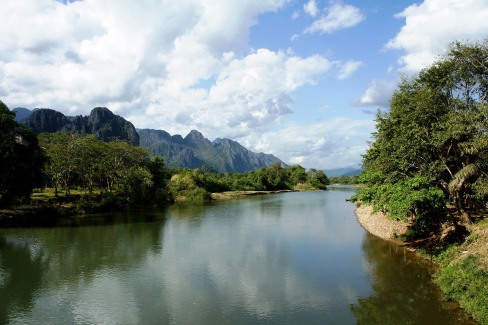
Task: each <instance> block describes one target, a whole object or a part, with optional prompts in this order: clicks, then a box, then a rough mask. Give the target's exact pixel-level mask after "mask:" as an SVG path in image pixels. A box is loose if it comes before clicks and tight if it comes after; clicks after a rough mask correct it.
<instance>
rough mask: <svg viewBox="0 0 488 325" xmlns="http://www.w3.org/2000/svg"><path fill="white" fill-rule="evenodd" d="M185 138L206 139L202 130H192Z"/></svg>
mask: <svg viewBox="0 0 488 325" xmlns="http://www.w3.org/2000/svg"><path fill="white" fill-rule="evenodd" d="M185 139H199V140H201V139H205V137H204V136H203V134H201V133H200V132H198V131H197V130H191V131H190V133H188V135H187V136H186V137H185Z"/></svg>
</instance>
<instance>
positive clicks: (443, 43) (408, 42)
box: [386, 0, 488, 72]
mask: <svg viewBox="0 0 488 325" xmlns="http://www.w3.org/2000/svg"><path fill="white" fill-rule="evenodd" d="M396 16H397V17H398V18H404V19H405V25H404V26H403V28H402V29H401V31H400V32H399V33H398V34H397V35H396V36H395V37H394V38H393V39H391V40H390V41H389V42H388V43H387V44H386V48H387V49H398V50H402V51H404V54H403V55H402V56H401V59H400V63H401V65H402V68H403V70H404V71H405V72H418V71H420V70H421V69H422V68H424V67H426V66H427V65H429V64H431V63H432V62H433V61H434V60H435V56H436V55H438V54H441V53H442V52H443V51H445V49H446V47H447V45H448V44H449V43H450V42H453V41H456V40H459V41H466V40H469V41H479V40H482V39H484V38H485V37H486V35H488V19H486V17H488V2H486V1H485V0H424V1H423V2H422V3H420V4H414V5H411V6H409V7H408V8H406V9H405V10H404V11H403V12H401V13H399V14H397V15H396Z"/></svg>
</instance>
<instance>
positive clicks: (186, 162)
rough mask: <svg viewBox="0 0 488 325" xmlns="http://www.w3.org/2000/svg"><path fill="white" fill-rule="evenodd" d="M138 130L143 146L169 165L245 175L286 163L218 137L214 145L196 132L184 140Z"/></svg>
mask: <svg viewBox="0 0 488 325" xmlns="http://www.w3.org/2000/svg"><path fill="white" fill-rule="evenodd" d="M137 131H138V132H139V135H140V137H141V147H144V148H148V149H149V153H150V154H151V155H153V156H162V157H165V161H166V164H167V165H168V166H185V167H189V168H199V167H202V166H204V165H206V166H208V167H211V168H212V169H214V170H216V171H219V172H241V173H242V172H245V171H249V170H256V169H259V168H261V167H269V166H271V165H272V164H273V163H276V162H278V163H281V164H283V162H282V161H281V160H279V159H278V158H277V157H275V156H273V155H270V154H264V153H254V152H252V151H249V150H247V149H246V148H244V147H243V146H242V145H240V144H239V143H238V142H236V141H232V140H229V139H220V138H218V139H216V140H215V141H213V142H211V141H210V140H208V139H206V138H205V137H204V136H203V135H202V134H201V133H200V132H198V131H196V130H193V131H191V132H190V133H189V134H188V135H187V136H186V137H185V138H183V137H182V136H181V135H173V136H171V135H170V134H169V133H168V132H166V131H162V130H151V129H138V130H137ZM166 157H167V158H166Z"/></svg>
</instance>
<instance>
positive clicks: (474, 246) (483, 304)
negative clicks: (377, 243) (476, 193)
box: [356, 205, 488, 324]
mask: <svg viewBox="0 0 488 325" xmlns="http://www.w3.org/2000/svg"><path fill="white" fill-rule="evenodd" d="M371 211H372V208H371V207H370V206H368V205H358V206H357V208H356V216H357V219H358V221H359V223H360V224H361V225H362V226H363V228H364V229H366V231H368V232H370V233H371V234H373V235H375V236H378V237H380V238H383V239H385V240H395V241H398V236H400V235H401V234H402V231H403V232H405V231H406V229H407V228H408V225H407V224H406V223H403V222H395V221H392V220H390V219H387V218H386V216H385V215H383V214H381V213H376V214H373V215H372V214H371ZM469 232H470V234H469V235H468V236H467V237H466V239H465V240H464V241H463V242H462V243H460V244H450V245H448V246H442V247H438V248H437V249H435V250H434V251H430V250H429V253H427V252H426V251H425V250H422V249H419V250H418V253H419V254H420V255H422V256H425V257H426V258H431V257H432V261H433V262H434V263H435V264H436V265H437V270H436V271H435V273H434V275H433V278H434V282H435V283H436V284H437V285H439V287H440V288H441V290H442V292H443V294H444V297H445V299H447V300H454V301H458V302H459V304H460V305H461V306H462V307H463V308H464V309H465V310H466V311H467V312H468V313H470V314H471V315H472V316H473V317H474V319H475V320H477V321H478V322H480V323H481V324H488V220H486V219H485V220H481V221H478V222H477V223H476V224H474V225H472V226H471V227H470V229H469ZM402 243H403V244H406V245H408V244H409V243H408V242H402ZM431 254H432V255H431Z"/></svg>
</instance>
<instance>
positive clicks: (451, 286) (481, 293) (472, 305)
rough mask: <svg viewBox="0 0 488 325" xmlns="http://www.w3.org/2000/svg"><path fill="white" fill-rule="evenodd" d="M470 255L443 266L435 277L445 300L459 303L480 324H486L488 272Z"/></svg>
mask: <svg viewBox="0 0 488 325" xmlns="http://www.w3.org/2000/svg"><path fill="white" fill-rule="evenodd" d="M479 265H480V264H479V261H478V258H477V257H475V256H472V255H469V256H467V257H466V258H463V259H461V260H456V261H455V262H453V263H449V264H447V265H445V266H444V267H443V268H442V269H441V270H440V271H439V272H438V273H437V274H436V277H435V280H434V281H435V283H437V284H438V285H439V286H440V287H441V288H442V290H443V292H444V295H445V297H446V298H447V299H452V300H456V301H459V302H460V303H461V305H462V306H463V307H464V308H465V309H466V310H467V311H468V312H469V313H471V314H472V315H473V316H474V317H475V319H476V320H478V321H479V322H480V323H481V324H486V323H488V295H487V294H486V292H487V291H486V290H487V288H488V272H487V271H486V270H484V269H482V268H480V267H479Z"/></svg>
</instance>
